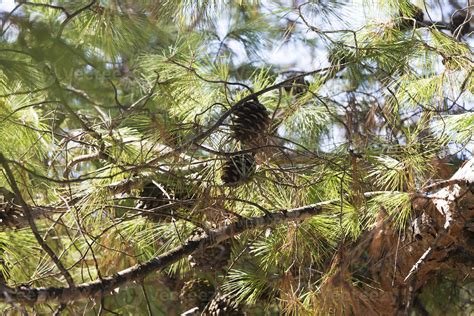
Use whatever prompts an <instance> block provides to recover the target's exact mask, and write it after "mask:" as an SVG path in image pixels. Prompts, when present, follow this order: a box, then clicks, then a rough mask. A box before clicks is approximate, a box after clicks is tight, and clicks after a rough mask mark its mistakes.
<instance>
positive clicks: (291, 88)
mask: <svg viewBox="0 0 474 316" xmlns="http://www.w3.org/2000/svg"><path fill="white" fill-rule="evenodd" d="M309 84H310V83H309V82H308V81H307V80H305V79H304V77H299V78H297V79H295V80H294V81H293V82H291V83H288V84H286V85H285V86H284V87H283V89H285V91H286V92H287V93H290V94H292V95H299V94H302V93H305V92H306V91H308V86H309Z"/></svg>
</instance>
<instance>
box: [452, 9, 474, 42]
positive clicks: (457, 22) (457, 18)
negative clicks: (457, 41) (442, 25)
mask: <svg viewBox="0 0 474 316" xmlns="http://www.w3.org/2000/svg"><path fill="white" fill-rule="evenodd" d="M471 19H472V16H471V15H469V17H468V16H467V13H466V11H457V12H456V13H454V15H453V16H452V18H451V22H450V24H449V27H450V29H451V33H453V34H454V35H458V34H459V36H464V35H466V34H467V33H469V32H470V31H471V23H470V22H471ZM461 25H462V26H461Z"/></svg>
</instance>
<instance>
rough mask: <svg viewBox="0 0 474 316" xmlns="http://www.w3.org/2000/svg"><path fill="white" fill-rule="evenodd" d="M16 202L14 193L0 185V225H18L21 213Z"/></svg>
mask: <svg viewBox="0 0 474 316" xmlns="http://www.w3.org/2000/svg"><path fill="white" fill-rule="evenodd" d="M17 202H18V201H16V198H15V194H13V193H12V192H10V191H8V190H7V189H5V188H3V187H0V226H6V227H19V222H20V221H21V220H22V217H23V213H22V211H21V209H20V208H19V207H18V206H17V205H16V204H19V203H17Z"/></svg>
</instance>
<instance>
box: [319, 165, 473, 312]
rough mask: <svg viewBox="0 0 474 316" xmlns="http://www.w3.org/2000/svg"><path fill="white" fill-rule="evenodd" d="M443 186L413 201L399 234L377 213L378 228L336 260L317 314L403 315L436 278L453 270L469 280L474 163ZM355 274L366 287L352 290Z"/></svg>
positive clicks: (356, 287)
mask: <svg viewBox="0 0 474 316" xmlns="http://www.w3.org/2000/svg"><path fill="white" fill-rule="evenodd" d="M442 184H443V185H444V186H445V187H444V188H442V189H439V187H440V186H441V185H434V186H431V187H429V188H428V189H429V190H434V189H436V190H438V191H435V192H429V191H427V192H426V194H425V196H422V195H418V196H417V197H415V198H414V199H413V200H412V208H413V215H414V219H413V220H412V222H411V225H410V227H408V228H407V229H405V231H403V232H400V231H398V230H396V229H395V228H393V225H390V224H389V222H390V218H388V216H387V214H386V213H385V212H384V210H383V208H382V209H381V210H380V213H379V218H378V222H377V225H376V227H375V228H374V229H373V230H372V231H370V232H367V233H366V234H365V235H364V236H363V237H362V238H361V239H360V241H359V242H358V244H357V246H356V247H355V248H352V249H351V250H345V251H342V253H341V255H340V256H337V257H336V258H335V260H334V262H333V264H332V268H331V269H332V271H334V273H333V274H332V276H331V277H330V278H328V279H327V280H326V281H325V282H324V284H323V287H322V291H321V292H322V295H321V296H320V297H319V300H318V302H315V306H317V307H316V308H317V309H318V310H319V311H320V312H321V313H323V314H324V311H329V310H330V311H332V312H334V313H335V314H346V315H347V314H354V315H360V314H365V315H407V314H408V313H409V312H410V311H411V309H412V307H413V302H414V298H415V295H416V294H417V293H418V291H419V290H420V289H421V288H422V287H423V285H425V284H426V283H427V282H428V280H429V279H430V278H432V277H433V276H435V274H436V273H439V272H442V271H443V270H445V271H447V270H453V269H456V270H457V271H458V272H459V273H461V274H463V275H464V276H468V277H469V276H470V277H472V274H471V275H470V273H472V271H471V269H472V266H473V265H472V264H473V261H474V260H473V258H474V247H473V245H474V233H473V232H472V230H470V229H472V222H473V219H474V194H473V192H474V159H471V160H470V161H469V162H467V163H466V164H465V165H464V166H463V167H462V168H460V169H459V170H458V171H457V172H456V173H455V174H454V175H453V176H452V178H451V179H450V181H443V182H442ZM361 267H362V268H361ZM361 271H362V272H361ZM356 274H357V276H359V277H360V276H362V277H363V279H364V280H367V283H363V284H358V285H354V284H352V281H351V280H352V279H353V278H352V277H353V276H354V275H356ZM361 274H362V275H361Z"/></svg>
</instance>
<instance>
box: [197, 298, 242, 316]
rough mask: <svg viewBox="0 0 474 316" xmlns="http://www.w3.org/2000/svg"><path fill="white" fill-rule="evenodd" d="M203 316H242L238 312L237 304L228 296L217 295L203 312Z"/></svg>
mask: <svg viewBox="0 0 474 316" xmlns="http://www.w3.org/2000/svg"><path fill="white" fill-rule="evenodd" d="M204 315H209V316H224V315H226V316H227V315H230V316H238V315H244V314H243V313H242V311H240V309H239V306H238V304H236V303H235V301H233V300H232V297H231V296H229V295H223V294H221V293H217V294H216V295H215V296H214V298H213V299H212V301H211V302H210V303H209V305H208V306H207V308H206V310H205V311H204Z"/></svg>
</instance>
